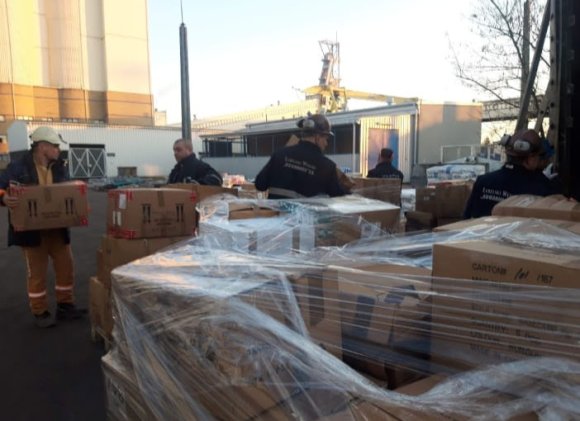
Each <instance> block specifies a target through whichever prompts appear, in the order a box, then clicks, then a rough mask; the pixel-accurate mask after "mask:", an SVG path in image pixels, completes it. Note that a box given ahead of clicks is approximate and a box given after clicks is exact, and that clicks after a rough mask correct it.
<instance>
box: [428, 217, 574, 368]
mask: <svg viewBox="0 0 580 421" xmlns="http://www.w3.org/2000/svg"><path fill="white" fill-rule="evenodd" d="M546 226H547V227H549V225H548V224H546ZM536 227H537V226H532V229H531V230H526V228H525V225H522V226H520V227H519V229H517V230H514V231H512V232H511V233H505V232H504V233H502V234H501V236H496V237H495V238H488V239H479V240H468V241H460V242H449V243H445V244H435V245H434V250H433V276H434V278H433V291H434V297H433V332H432V341H433V342H432V343H433V350H432V353H433V359H434V361H435V362H436V363H437V364H439V365H442V366H445V367H447V368H450V369H459V370H462V369H464V368H470V367H474V366H478V365H480V364H494V363H498V362H504V361H513V360H517V359H521V358H527V357H561V358H574V359H577V358H578V356H579V355H580V345H579V343H580V329H579V328H578V326H579V325H580V311H579V310H578V305H577V303H578V300H579V299H580V289H578V279H580V261H579V259H578V256H579V255H580V236H579V235H577V234H574V233H572V232H570V231H566V230H561V229H559V228H557V227H553V229H552V232H550V230H549V229H545V230H544V231H543V232H541V231H539V230H537V228H536Z"/></svg>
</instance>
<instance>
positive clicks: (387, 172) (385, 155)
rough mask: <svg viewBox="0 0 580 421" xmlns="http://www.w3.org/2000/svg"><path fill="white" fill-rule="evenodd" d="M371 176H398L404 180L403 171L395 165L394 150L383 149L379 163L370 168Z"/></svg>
mask: <svg viewBox="0 0 580 421" xmlns="http://www.w3.org/2000/svg"><path fill="white" fill-rule="evenodd" d="M367 177H369V178H398V179H400V180H401V182H402V181H403V173H402V172H401V171H399V170H398V169H396V168H395V167H394V166H393V150H392V149H389V148H383V149H381V153H380V155H379V163H378V164H377V166H376V167H375V168H374V169H372V170H370V171H369V173H368V175H367Z"/></svg>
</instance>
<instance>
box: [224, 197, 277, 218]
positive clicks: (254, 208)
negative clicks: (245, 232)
mask: <svg viewBox="0 0 580 421" xmlns="http://www.w3.org/2000/svg"><path fill="white" fill-rule="evenodd" d="M229 207H230V211H229V212H230V213H229V219H230V220H236V219H251V218H272V217H275V216H278V215H280V211H278V210H275V209H272V208H269V207H266V206H261V205H260V204H259V203H256V202H253V201H241V202H230V203H229Z"/></svg>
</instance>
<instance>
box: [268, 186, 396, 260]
mask: <svg viewBox="0 0 580 421" xmlns="http://www.w3.org/2000/svg"><path fill="white" fill-rule="evenodd" d="M279 202H280V205H281V208H282V209H283V210H284V211H287V212H290V213H292V214H293V215H295V217H296V218H297V220H298V221H299V223H300V227H299V230H300V233H299V237H298V238H299V244H295V248H296V249H300V250H310V249H312V248H313V247H324V246H342V245H344V244H347V243H349V242H351V241H355V240H359V239H361V238H368V237H370V236H372V235H374V234H377V232H378V231H379V230H386V231H391V230H396V229H398V224H399V214H400V208H399V207H397V206H395V205H392V204H390V203H386V202H381V201H379V200H373V199H366V198H361V197H358V196H342V197H334V198H310V199H297V200H282V201H279Z"/></svg>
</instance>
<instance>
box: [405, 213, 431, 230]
mask: <svg viewBox="0 0 580 421" xmlns="http://www.w3.org/2000/svg"><path fill="white" fill-rule="evenodd" d="M405 219H406V222H405V232H413V231H431V230H432V229H433V228H435V227H436V226H437V218H435V216H433V214H432V213H429V212H419V211H407V212H405Z"/></svg>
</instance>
